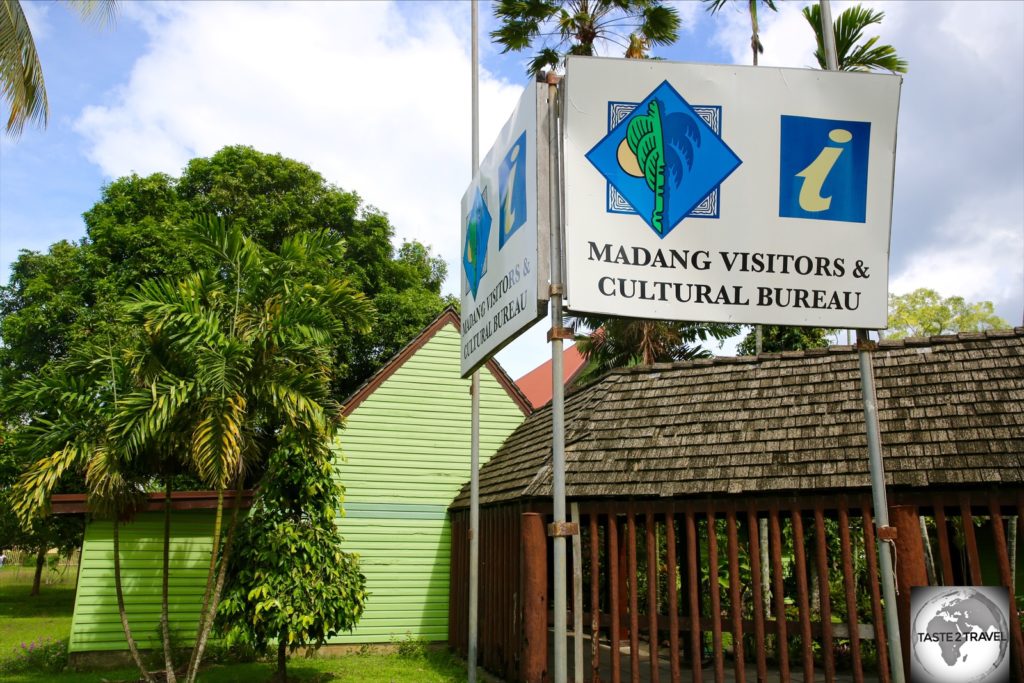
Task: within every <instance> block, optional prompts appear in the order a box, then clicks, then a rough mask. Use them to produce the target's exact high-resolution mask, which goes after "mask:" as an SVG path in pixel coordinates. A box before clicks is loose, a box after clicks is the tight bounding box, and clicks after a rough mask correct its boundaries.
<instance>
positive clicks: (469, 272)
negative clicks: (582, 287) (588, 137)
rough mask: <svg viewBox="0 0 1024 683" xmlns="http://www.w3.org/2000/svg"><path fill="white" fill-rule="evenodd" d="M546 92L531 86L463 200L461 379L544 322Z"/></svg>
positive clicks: (546, 262) (546, 250) (546, 267)
mask: <svg viewBox="0 0 1024 683" xmlns="http://www.w3.org/2000/svg"><path fill="white" fill-rule="evenodd" d="M547 111H548V104H547V86H546V85H543V84H540V83H531V84H530V85H529V86H528V87H527V88H526V91H525V92H524V93H523V96H522V97H521V98H520V100H519V104H518V105H517V106H516V110H515V112H513V114H512V117H511V118H510V119H509V120H508V122H507V123H506V124H505V127H504V128H502V129H501V133H500V134H499V135H498V139H497V140H496V141H495V143H494V145H493V146H492V147H491V149H490V151H489V152H488V153H487V155H486V156H485V157H484V159H483V161H482V162H481V164H480V168H479V169H478V171H477V174H476V175H475V177H474V178H473V182H472V183H471V184H470V186H469V189H468V190H466V194H465V195H464V196H463V197H462V241H461V245H462V258H461V259H460V264H461V271H462V376H463V377H465V376H467V375H469V374H470V373H472V372H473V371H474V370H475V369H477V368H478V367H480V365H481V364H483V363H484V362H485V361H486V360H487V359H488V358H490V357H491V356H493V355H494V354H495V353H497V352H498V350H500V349H501V348H502V347H503V346H504V345H505V344H507V343H509V342H510V341H512V340H513V339H515V338H516V336H517V335H518V334H519V333H520V332H522V331H523V330H524V329H526V328H527V327H529V326H530V325H532V324H533V323H534V322H536V321H537V319H538V318H540V317H541V316H543V315H544V313H545V311H546V309H547V299H548V290H547V285H548V275H549V269H548V252H549V250H550V249H549V247H550V241H549V231H550V228H549V225H550V220H549V218H548V212H549V200H548V197H549V196H550V191H549V188H548V182H549V174H548V168H549V166H550V159H549V156H548V147H549V145H548V129H547V121H548V116H547Z"/></svg>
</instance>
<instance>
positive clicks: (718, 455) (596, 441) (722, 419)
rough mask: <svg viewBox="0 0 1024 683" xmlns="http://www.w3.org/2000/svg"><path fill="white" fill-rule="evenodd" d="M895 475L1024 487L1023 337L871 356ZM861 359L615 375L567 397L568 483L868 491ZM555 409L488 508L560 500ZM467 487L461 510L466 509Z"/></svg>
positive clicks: (485, 492)
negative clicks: (554, 485)
mask: <svg viewBox="0 0 1024 683" xmlns="http://www.w3.org/2000/svg"><path fill="white" fill-rule="evenodd" d="M872 358H873V365H874V368H875V382H876V396H877V398H878V412H879V421H880V426H881V431H882V443H883V456H884V458H885V467H886V474H887V480H888V481H890V482H892V483H894V484H895V485H897V486H914V487H926V486H949V485H951V484H961V485H974V484H984V485H990V484H992V483H1016V484H1020V483H1024V405H1022V404H1024V328H1016V329H1015V330H1013V332H1012V333H1011V332H1008V331H1000V332H992V333H985V334H971V335H952V336H947V337H931V338H927V339H910V340H903V341H890V340H885V341H883V342H882V344H880V346H879V349H878V350H877V351H875V352H874V353H873V355H872ZM857 363H858V359H857V352H856V350H855V349H854V348H853V347H832V348H829V349H827V350H815V351H813V352H802V353H800V352H796V353H793V352H786V353H782V354H761V356H760V357H756V358H755V357H744V358H739V359H735V358H734V359H723V360H701V361H683V362H677V363H672V364H659V365H658V366H656V367H653V368H652V367H636V368H629V369H623V370H616V371H612V372H611V373H609V374H607V375H605V376H604V377H603V378H601V379H600V380H598V381H597V382H595V383H593V384H591V385H589V386H586V387H582V388H579V389H575V390H573V391H570V392H569V395H568V397H567V399H566V415H565V423H566V463H567V464H566V486H567V490H568V491H569V492H570V495H575V496H579V497H586V498H596V497H606V496H607V497H628V496H666V495H673V496H699V495H741V494H749V493H756V492H761V493H775V492H786V491H790V492H801V491H803V492H807V491H810V490H825V491H827V490H839V489H850V488H854V489H864V488H866V487H868V486H869V485H870V478H869V476H868V464H867V460H868V456H867V452H866V437H865V430H864V422H863V420H864V412H863V404H862V403H861V396H860V379H859V370H858V364H857ZM550 454H551V412H550V407H546V408H544V409H541V410H539V411H537V412H536V413H534V414H533V415H532V416H531V417H529V418H528V419H527V420H526V421H525V422H523V424H522V425H520V427H519V428H518V429H517V430H516V431H515V432H514V433H513V434H512V435H511V436H510V437H509V438H508V439H507V440H506V442H505V443H504V444H503V445H502V447H501V448H500V449H499V451H498V452H497V453H496V454H495V455H494V456H493V457H492V458H491V460H490V462H488V464H487V465H486V466H485V467H484V468H483V470H482V472H481V501H482V502H484V503H496V502H501V501H508V500H513V499H517V498H522V497H547V496H550V495H551V470H550ZM468 497H469V496H468V486H466V487H464V488H463V491H462V492H461V493H460V495H459V497H458V498H456V500H455V502H454V503H453V506H456V507H462V506H465V505H467V504H468Z"/></svg>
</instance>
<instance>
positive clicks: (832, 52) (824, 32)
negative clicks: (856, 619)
mask: <svg viewBox="0 0 1024 683" xmlns="http://www.w3.org/2000/svg"><path fill="white" fill-rule="evenodd" d="M821 36H822V42H823V43H824V49H825V63H826V64H827V65H828V70H829V71H838V70H839V60H838V58H837V56H836V39H835V33H833V28H832V7H831V5H830V4H829V0H821ZM873 346H874V344H873V343H872V342H871V340H870V339H869V337H868V331H867V330H857V356H858V361H859V365H860V389H861V396H862V400H863V402H864V425H865V428H866V430H867V440H868V465H869V469H870V471H871V498H872V505H873V507H874V508H875V537H876V538H877V539H878V565H879V574H880V579H881V581H882V595H883V597H884V598H885V630H886V634H887V635H888V637H887V640H888V641H889V670H890V672H891V673H892V679H893V681H894V683H903V682H904V674H903V646H902V644H901V639H900V622H899V617H898V615H897V612H896V576H895V573H894V572H893V560H892V554H891V546H892V543H890V542H888V541H890V540H891V538H892V536H891V533H890V532H891V530H890V529H889V505H888V503H887V502H886V496H885V467H884V465H883V464H882V439H881V435H880V433H879V429H878V403H877V401H876V398H875V373H874V368H873V367H872V364H871V349H872V348H873ZM904 588H905V589H909V587H904Z"/></svg>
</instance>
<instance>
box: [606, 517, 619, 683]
mask: <svg viewBox="0 0 1024 683" xmlns="http://www.w3.org/2000/svg"><path fill="white" fill-rule="evenodd" d="M608 569H609V577H608V600H609V603H608V610H609V611H610V612H611V625H610V626H609V628H608V641H609V643H610V645H611V664H612V683H622V664H621V658H620V656H619V643H620V636H621V633H622V631H621V628H622V614H621V613H620V612H619V598H620V596H619V520H618V518H617V516H616V515H614V514H611V513H609V515H608Z"/></svg>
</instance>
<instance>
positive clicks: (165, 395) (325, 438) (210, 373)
mask: <svg viewBox="0 0 1024 683" xmlns="http://www.w3.org/2000/svg"><path fill="white" fill-rule="evenodd" d="M189 232H190V235H189V236H190V238H191V239H192V240H193V242H194V243H196V244H197V245H199V247H200V249H202V250H203V251H205V252H207V254H209V255H211V256H213V257H214V258H215V260H216V262H217V263H218V264H219V265H218V267H217V268H216V269H214V270H211V271H206V272H199V273H195V274H193V275H191V276H189V277H187V278H185V279H183V280H180V281H173V280H171V279H169V278H160V279H153V280H148V281H146V282H144V283H143V284H142V285H140V286H139V288H138V290H137V291H135V292H133V293H132V294H130V295H129V296H128V297H126V299H125V301H124V302H123V303H122V307H123V311H124V316H125V322H126V323H127V325H126V326H125V328H126V329H127V330H135V331H136V338H133V339H128V340H126V342H125V343H123V344H121V345H120V346H119V348H118V350H117V352H110V353H106V352H99V351H96V352H94V353H93V354H92V358H91V359H89V360H87V361H85V362H83V363H81V364H80V365H84V366H85V367H89V368H94V370H93V375H94V376H88V377H85V378H81V377H79V376H78V375H77V374H76V373H75V372H73V371H69V372H64V373H61V374H60V375H55V376H54V377H53V378H52V380H50V381H49V382H48V383H47V384H45V385H44V386H42V387H40V388H39V389H37V390H35V392H34V394H32V392H31V391H30V390H31V389H32V387H33V386H35V385H34V384H32V383H29V384H27V385H26V387H25V388H23V389H20V390H19V391H20V392H21V393H22V394H26V393H27V394H32V395H34V396H35V398H36V404H35V405H37V406H39V407H40V410H38V411H37V412H36V414H34V415H33V419H32V424H31V425H30V428H31V429H32V430H33V433H34V434H35V435H36V436H37V444H36V445H35V446H36V447H37V448H38V449H41V448H42V447H44V446H45V450H37V451H36V452H46V453H53V455H52V456H49V457H47V458H44V459H42V460H40V461H38V462H37V463H36V464H35V465H34V466H33V467H32V468H30V470H29V471H28V472H27V473H26V474H25V475H24V476H23V477H22V479H21V480H19V483H18V491H19V492H20V500H21V501H22V502H21V503H20V504H19V511H24V512H25V515H26V516H27V515H28V514H31V513H35V512H38V511H40V510H42V509H44V508H45V505H46V501H47V500H48V498H49V495H50V493H51V492H52V491H53V487H54V486H55V485H56V482H57V481H58V480H59V479H60V477H61V475H62V474H63V473H64V472H65V471H67V470H68V469H69V468H71V467H76V466H82V465H83V464H84V465H85V467H86V481H87V484H88V485H89V489H90V501H94V500H95V501H96V502H98V503H103V504H106V503H107V501H111V503H110V504H108V507H113V509H114V512H116V513H120V512H123V511H124V510H125V509H126V508H127V506H126V505H125V504H123V503H122V502H121V501H122V500H124V499H127V498H128V497H129V494H131V493H133V492H134V493H140V492H142V491H143V488H142V485H143V484H145V485H147V486H150V487H152V486H153V484H154V483H156V482H159V483H161V484H162V488H164V490H165V509H164V514H165V518H164V520H165V522H164V557H163V585H162V605H161V607H162V609H161V630H162V636H163V641H164V658H165V663H166V670H165V676H166V680H168V681H174V680H175V679H176V676H175V668H174V663H173V657H172V651H171V643H170V633H169V630H170V629H169V622H168V614H167V612H168V606H167V593H168V580H167V579H168V575H169V553H168V548H169V544H170V499H171V493H172V490H171V489H172V487H171V481H172V476H173V475H174V474H175V473H177V472H178V471H185V472H187V473H188V474H190V475H191V476H192V477H193V478H194V479H197V480H199V481H200V482H201V483H202V484H203V485H205V486H208V487H211V488H213V489H216V490H217V491H218V504H217V510H216V517H215V522H214V534H213V549H212V553H211V559H210V568H209V571H208V574H207V581H206V589H205V591H204V596H203V607H202V610H201V612H200V618H199V625H198V630H197V638H196V644H195V647H194V648H193V651H192V657H191V659H190V662H189V665H188V669H187V672H186V680H187V681H194V680H195V677H196V675H197V673H198V669H199V663H200V662H201V660H202V656H203V651H204V649H205V646H206V643H207V640H208V638H209V633H210V629H211V627H212V625H213V615H214V614H215V613H216V611H217V606H218V604H219V600H220V595H221V591H222V589H223V586H224V581H225V575H226V571H227V566H228V560H229V558H230V555H231V549H232V544H233V540H234V535H235V529H236V526H237V520H238V507H239V506H238V495H239V493H240V492H241V489H242V487H243V485H244V483H245V481H246V476H247V475H248V476H249V478H250V479H253V478H255V477H256V475H258V473H259V470H260V468H261V467H262V466H263V462H264V459H265V458H266V455H267V454H268V453H270V452H272V451H273V450H274V449H275V448H277V447H278V443H279V442H280V441H281V440H282V439H289V440H291V441H295V440H296V439H301V440H303V441H304V442H307V443H308V442H311V441H319V442H329V440H330V439H331V438H332V436H333V433H334V428H335V426H336V425H337V423H338V420H339V419H340V407H339V406H338V405H337V404H336V403H335V402H334V401H333V400H332V399H331V394H330V382H331V379H332V376H333V372H334V362H333V358H332V351H333V345H334V340H335V339H336V338H337V337H338V336H339V335H340V334H341V333H342V332H343V331H352V332H365V331H366V330H367V329H368V327H369V323H370V320H371V318H372V315H373V309H372V306H371V305H370V303H369V302H368V301H367V300H366V298H365V297H364V296H363V295H362V294H361V293H359V292H357V291H355V290H354V289H353V288H352V286H351V285H350V284H349V283H348V282H347V281H344V280H340V279H338V278H336V277H333V276H330V275H325V273H331V272H335V269H334V268H333V265H334V264H336V263H338V262H339V261H340V260H341V259H342V258H343V256H344V241H343V240H342V239H341V238H339V237H338V236H337V235H334V234H332V233H329V232H327V231H318V232H312V233H300V234H297V235H293V236H291V237H289V238H286V239H285V240H284V241H283V242H282V243H281V245H280V247H279V248H278V250H277V252H270V251H268V250H266V249H264V248H263V247H261V246H259V245H258V244H256V243H255V242H253V241H251V240H249V239H248V238H246V237H245V236H244V235H243V234H242V232H241V230H240V229H239V228H237V227H234V226H229V225H228V224H227V223H226V222H225V221H224V220H223V219H221V218H216V217H204V218H200V219H198V220H197V221H196V222H195V224H194V225H193V226H191V228H190V230H189ZM107 365H110V366H111V368H112V369H111V371H110V372H111V373H112V375H111V376H110V378H109V379H107V380H105V381H101V379H100V377H101V375H100V374H99V371H98V369H102V368H104V367H106V366H107ZM71 370H80V368H79V367H78V366H74V367H72V368H71ZM48 377H49V375H46V374H45V373H44V375H43V378H44V379H46V378H48ZM47 401H49V403H50V405H51V406H52V408H51V407H48V405H47ZM65 404H66V405H65ZM80 404H82V405H84V408H79V405H80ZM54 408H57V409H59V410H58V411H57V412H56V413H55V414H56V418H51V417H50V416H49V414H47V413H46V412H45V411H46V410H53V409H54ZM80 414H81V416H80ZM324 447H326V446H324ZM129 474H131V475H132V476H129ZM108 489H109V490H108ZM231 491H234V492H235V504H234V506H233V508H232V513H231V521H230V522H229V524H228V529H227V534H226V538H225V539H223V540H222V538H221V537H222V529H223V513H224V498H225V495H226V494H229V493H230V492H231ZM115 503H116V505H115ZM116 519H117V518H116V517H115V520H116ZM115 525H116V521H115ZM115 530H116V526H115ZM115 533H116V532H115ZM116 539H117V537H116V535H115V543H116ZM218 560H219V565H218ZM117 561H118V560H117V558H115V562H117ZM115 570H116V571H117V572H119V566H118V565H117V564H115ZM118 593H119V595H120V589H119V588H118ZM119 609H120V610H121V612H122V625H123V626H124V628H125V634H126V636H127V637H128V638H129V647H130V648H131V647H133V644H132V643H133V641H131V636H130V633H129V629H128V623H127V619H126V617H125V616H124V612H123V606H122V605H119ZM133 654H134V652H133ZM136 664H137V666H139V669H140V671H141V672H143V675H144V676H147V677H148V676H149V674H148V673H146V671H145V669H144V667H143V666H142V663H141V661H139V660H138V659H136Z"/></svg>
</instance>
